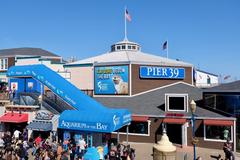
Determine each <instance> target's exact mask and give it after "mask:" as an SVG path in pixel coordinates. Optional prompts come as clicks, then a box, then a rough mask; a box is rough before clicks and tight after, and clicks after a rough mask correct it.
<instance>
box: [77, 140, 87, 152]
mask: <svg viewBox="0 0 240 160" xmlns="http://www.w3.org/2000/svg"><path fill="white" fill-rule="evenodd" d="M78 146H79V150H80V153H84V151H85V147H86V142H85V140H84V138H83V137H81V138H80V140H79V142H78Z"/></svg>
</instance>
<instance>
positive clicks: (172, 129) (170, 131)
mask: <svg viewBox="0 0 240 160" xmlns="http://www.w3.org/2000/svg"><path fill="white" fill-rule="evenodd" d="M167 135H168V138H169V140H170V142H172V143H174V144H179V145H182V124H167Z"/></svg>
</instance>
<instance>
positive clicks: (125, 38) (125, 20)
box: [124, 6, 127, 40]
mask: <svg viewBox="0 0 240 160" xmlns="http://www.w3.org/2000/svg"><path fill="white" fill-rule="evenodd" d="M126 10H127V7H126V6H125V8H124V22H125V36H124V40H127V18H126Z"/></svg>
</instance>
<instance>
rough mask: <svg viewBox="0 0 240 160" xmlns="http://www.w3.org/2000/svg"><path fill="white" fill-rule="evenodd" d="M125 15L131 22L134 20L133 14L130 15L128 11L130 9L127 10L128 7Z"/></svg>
mask: <svg viewBox="0 0 240 160" xmlns="http://www.w3.org/2000/svg"><path fill="white" fill-rule="evenodd" d="M125 17H126V18H127V20H128V21H129V22H131V21H132V18H131V16H130V14H129V13H128V10H127V9H126V10H125Z"/></svg>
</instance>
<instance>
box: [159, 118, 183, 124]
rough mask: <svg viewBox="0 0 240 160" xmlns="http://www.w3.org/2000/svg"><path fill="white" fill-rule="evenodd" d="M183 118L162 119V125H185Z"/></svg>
mask: <svg viewBox="0 0 240 160" xmlns="http://www.w3.org/2000/svg"><path fill="white" fill-rule="evenodd" d="M186 121H187V120H186V119H185V118H164V119H163V123H170V124H184V123H186Z"/></svg>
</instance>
